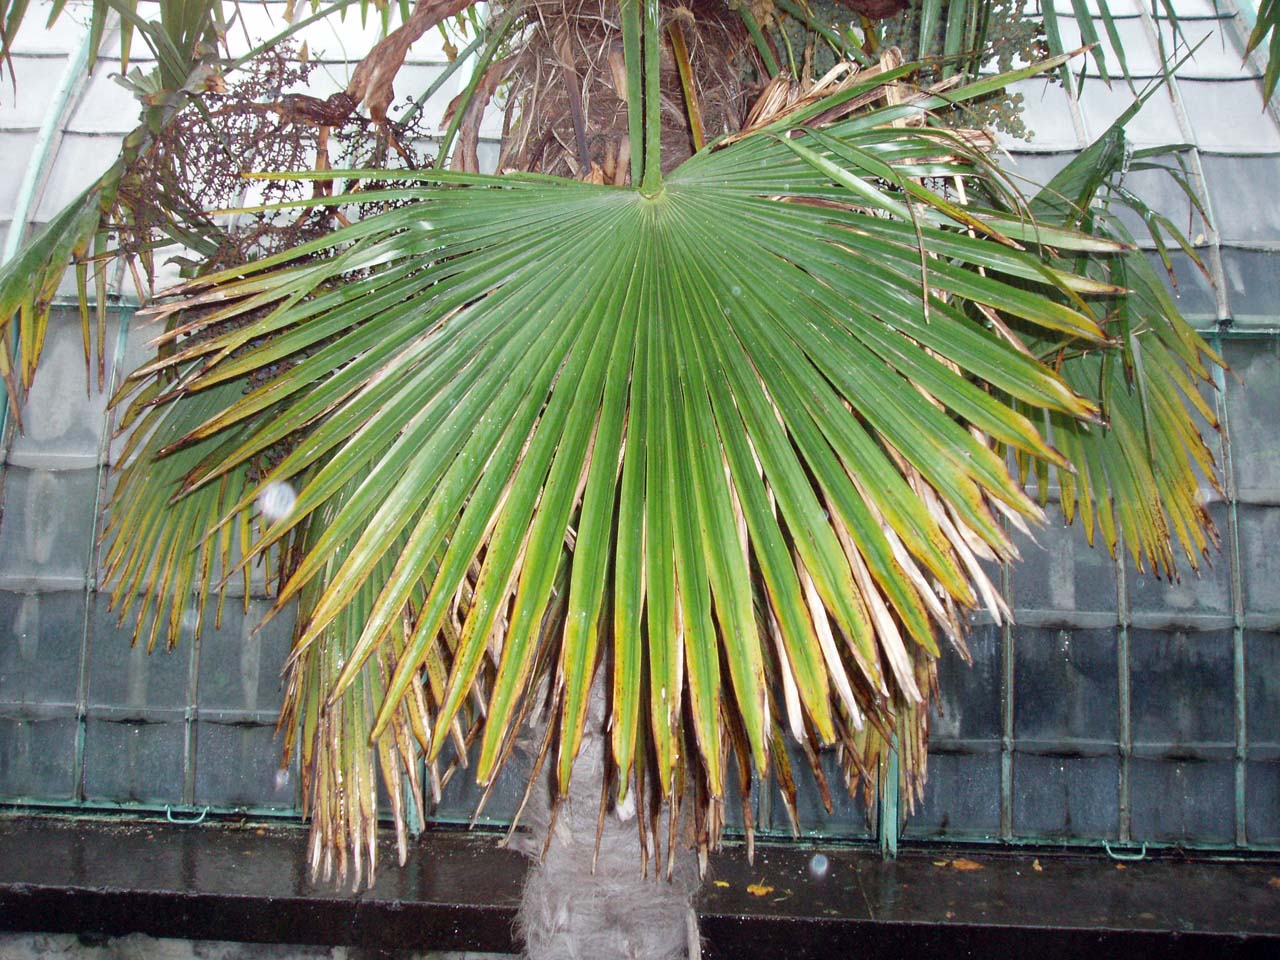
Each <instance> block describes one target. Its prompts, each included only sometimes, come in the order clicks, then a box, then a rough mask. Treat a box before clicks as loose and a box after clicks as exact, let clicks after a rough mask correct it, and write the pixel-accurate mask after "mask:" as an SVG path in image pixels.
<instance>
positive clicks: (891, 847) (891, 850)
mask: <svg viewBox="0 0 1280 960" xmlns="http://www.w3.org/2000/svg"><path fill="white" fill-rule="evenodd" d="M880 776H882V777H884V782H883V783H882V785H881V789H880V805H879V807H878V808H877V810H876V821H877V824H876V827H877V830H878V832H879V834H880V854H881V856H883V857H884V858H885V859H886V860H893V859H894V858H896V857H897V856H898V833H899V829H900V821H899V817H900V816H901V813H900V811H901V810H902V806H901V803H900V800H901V793H902V776H901V772H900V770H899V762H898V735H897V734H896V733H895V734H894V735H893V741H892V743H891V744H890V745H889V755H888V757H886V759H885V762H884V763H883V764H882V765H881V767H880Z"/></svg>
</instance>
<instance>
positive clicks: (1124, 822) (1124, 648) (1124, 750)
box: [1107, 540, 1133, 853]
mask: <svg viewBox="0 0 1280 960" xmlns="http://www.w3.org/2000/svg"><path fill="white" fill-rule="evenodd" d="M1124 555H1125V554H1124V543H1123V540H1121V541H1120V542H1119V543H1118V544H1117V546H1116V556H1115V558H1114V560H1113V561H1112V562H1113V563H1114V565H1115V571H1116V617H1117V619H1118V620H1119V625H1118V627H1117V631H1116V694H1117V695H1116V702H1117V707H1116V713H1117V718H1116V719H1117V721H1118V723H1117V730H1116V734H1117V737H1118V740H1119V746H1120V782H1119V784H1118V785H1117V787H1118V798H1119V805H1120V820H1119V832H1120V842H1121V843H1128V842H1129V841H1130V839H1132V831H1131V825H1132V796H1131V789H1130V779H1129V777H1130V761H1131V759H1132V757H1133V711H1132V676H1131V674H1130V670H1129V583H1128V579H1127V577H1126V571H1125V563H1124ZM1107 852H1108V853H1110V852H1111V851H1110V850H1108V851H1107Z"/></svg>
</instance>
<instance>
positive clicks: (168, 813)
mask: <svg viewBox="0 0 1280 960" xmlns="http://www.w3.org/2000/svg"><path fill="white" fill-rule="evenodd" d="M208 815H209V808H208V807H205V808H204V809H203V810H201V811H200V812H199V813H198V814H197V815H196V816H195V818H194V819H191V820H180V819H179V818H177V817H175V816H174V815H173V807H171V806H169V804H167V803H166V804H165V807H164V818H165V819H166V820H168V821H169V822H170V823H178V824H182V825H184V826H192V825H194V824H197V823H200V822H201V821H202V820H204V818H205V817H207V816H208Z"/></svg>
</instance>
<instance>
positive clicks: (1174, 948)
mask: <svg viewBox="0 0 1280 960" xmlns="http://www.w3.org/2000/svg"><path fill="white" fill-rule="evenodd" d="M305 839H306V838H305V833H304V832H303V831H301V830H298V829H288V828H264V827H247V826H235V825H227V824H201V825H199V826H174V825H171V824H168V823H164V822H158V823H146V822H141V823H140V822H133V823H128V824H122V823H120V822H118V821H117V822H111V821H100V820H85V819H79V820H74V821H73V820H59V819H49V818H9V819H3V820H0V929H4V930H13V931H18V930H24V931H48V932H79V933H95V934H108V935H111V934H127V933H146V934H150V935H152V936H159V937H189V938H198V939H221V940H244V941H256V942H278V943H309V944H331V945H341V944H348V945H359V946H361V947H364V948H373V949H396V948H400V949H403V948H414V949H436V950H475V951H494V952H511V951H514V950H516V949H518V944H517V943H516V941H515V939H514V935H513V932H512V922H513V919H514V916H515V906H516V903H517V902H518V899H519V894H520V884H521V881H522V879H523V877H524V871H525V861H524V860H523V859H522V858H521V857H520V856H518V855H517V854H514V853H511V852H509V851H505V850H501V849H499V848H498V847H497V843H496V838H495V837H494V836H493V835H470V834H465V833H458V832H445V831H435V832H430V833H428V834H427V835H426V836H425V837H423V838H422V839H421V840H420V841H419V849H417V850H415V851H414V853H413V855H412V856H411V857H410V860H409V864H408V865H407V866H406V867H403V868H400V867H396V866H394V852H393V850H392V849H391V848H390V846H388V845H384V847H383V848H382V849H381V850H380V853H381V854H382V863H383V864H384V866H383V868H382V869H381V870H380V871H379V873H378V880H377V883H376V884H375V885H374V886H373V888H372V889H369V890H363V891H361V892H360V893H357V894H352V893H351V892H350V891H348V890H334V889H333V888H332V887H330V886H328V885H324V884H320V885H314V884H312V883H310V881H309V880H308V879H307V865H306V846H305ZM813 852H814V851H812V850H805V849H800V848H796V847H772V848H768V847H762V848H760V849H759V850H758V851H757V856H756V862H755V864H754V865H750V864H748V863H747V862H746V858H745V856H744V855H743V853H742V851H741V850H730V851H728V852H726V853H725V854H723V855H721V856H720V857H717V858H716V859H715V861H714V862H713V864H712V871H711V876H710V877H709V879H708V882H707V884H706V885H705V887H704V889H703V893H702V895H701V897H700V900H699V915H700V917H701V923H702V932H703V939H704V945H705V949H704V955H705V956H706V957H707V958H708V960H715V958H737V957H744V958H745V957H750V958H753V960H754V958H761V960H763V958H769V957H780V958H785V960H804V958H811V957H812V958H818V957H822V958H835V957H846V956H856V957H858V958H859V960H874V958H878V957H885V958H889V957H892V958H894V960H898V958H901V957H903V956H907V955H911V954H916V955H931V956H937V957H966V956H968V957H989V956H1001V955H1006V956H1013V957H1032V958H1034V960H1054V958H1058V957H1063V958H1066V957H1070V958H1072V960H1082V958H1084V960H1101V958H1104V957H1125V958H1126V960H1134V958H1142V957H1148V956H1152V957H1154V956H1159V957H1161V958H1182V957H1188V958H1189V957H1202V956H1212V957H1214V958H1215V960H1219V958H1226V957H1259V958H1261V957H1277V956H1280V862H1276V861H1251V862H1243V863H1222V862H1191V861H1182V860H1177V859H1162V860H1151V861H1143V862H1140V863H1127V864H1115V863H1112V862H1110V861H1106V860H1098V859H1089V858H1085V857H1079V856H1074V857H1068V856H1055V855H1047V854H1041V855H1039V857H1038V859H1036V858H1034V857H1032V856H1030V855H1017V856H1013V855H979V854H975V853H973V852H968V853H963V854H950V853H940V852H938V851H928V852H908V853H905V854H904V855H903V856H902V857H901V858H900V859H898V860H897V861H895V862H891V863H885V862H883V861H881V860H880V859H879V858H878V857H877V856H875V855H874V854H871V853H868V852H865V851H853V850H832V849H828V850H825V851H824V853H823V855H824V856H825V857H826V858H827V863H826V869H825V871H822V870H815V869H813V864H812V856H813ZM1037 866H1038V867H1039V869H1036V867H1037ZM1121 868H1122V869H1121ZM920 951H929V953H928V954H924V953H920Z"/></svg>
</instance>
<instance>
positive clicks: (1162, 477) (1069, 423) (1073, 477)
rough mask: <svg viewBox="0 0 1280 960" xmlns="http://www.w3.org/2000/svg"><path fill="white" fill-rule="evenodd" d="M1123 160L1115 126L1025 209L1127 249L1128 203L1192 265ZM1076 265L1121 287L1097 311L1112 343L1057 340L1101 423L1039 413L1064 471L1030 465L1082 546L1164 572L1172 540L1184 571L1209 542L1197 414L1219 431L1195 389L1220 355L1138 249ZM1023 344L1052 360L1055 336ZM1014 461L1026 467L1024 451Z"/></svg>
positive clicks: (1212, 535) (1145, 162)
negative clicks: (1057, 491) (1119, 212)
mask: <svg viewBox="0 0 1280 960" xmlns="http://www.w3.org/2000/svg"><path fill="white" fill-rule="evenodd" d="M1154 153H1155V151H1144V152H1143V156H1142V157H1141V158H1140V159H1139V161H1138V162H1137V163H1135V164H1133V166H1134V167H1136V168H1138V169H1142V168H1144V167H1145V168H1150V169H1163V170H1165V172H1167V173H1168V175H1169V176H1170V177H1171V178H1172V179H1173V180H1174V181H1175V183H1177V184H1179V185H1180V186H1182V188H1183V189H1184V190H1186V191H1187V192H1188V196H1189V198H1190V199H1191V202H1192V204H1193V205H1195V206H1197V207H1198V206H1199V201H1198V200H1197V199H1196V198H1195V195H1194V193H1192V192H1191V190H1190V185H1189V183H1188V182H1187V180H1186V179H1185V177H1183V176H1182V174H1181V171H1180V170H1179V168H1178V167H1177V166H1176V165H1164V164H1159V163H1155V162H1154V161H1152V160H1151V159H1150V157H1151V155H1153V154H1154ZM1131 156H1132V154H1131V152H1130V151H1129V149H1128V147H1127V144H1126V142H1125V139H1124V130H1123V125H1122V123H1119V124H1117V125H1116V126H1113V127H1112V128H1111V129H1110V130H1109V131H1107V133H1105V134H1104V135H1103V136H1102V137H1100V138H1099V139H1098V141H1097V142H1095V143H1094V144H1093V146H1091V147H1090V148H1089V149H1088V150H1086V151H1084V152H1082V153H1081V154H1080V155H1079V156H1078V157H1077V158H1076V159H1074V160H1073V161H1072V162H1071V163H1070V164H1068V165H1067V166H1066V167H1065V168H1064V169H1063V170H1062V171H1061V172H1060V173H1059V174H1058V175H1057V176H1056V177H1055V178H1054V179H1053V180H1052V181H1050V183H1049V184H1048V185H1047V186H1046V187H1045V189H1044V190H1043V191H1042V192H1041V193H1040V194H1039V195H1038V196H1037V197H1036V198H1035V200H1034V201H1033V202H1032V204H1031V207H1032V210H1033V212H1035V213H1036V215H1037V216H1039V217H1043V218H1046V219H1049V218H1058V219H1060V220H1065V222H1066V223H1068V224H1070V225H1073V226H1076V225H1078V226H1080V227H1081V228H1082V229H1084V230H1087V231H1089V232H1091V233H1094V234H1095V235H1097V236H1100V237H1106V238H1110V239H1114V240H1117V241H1119V242H1122V243H1124V244H1125V245H1126V246H1128V247H1130V248H1133V247H1136V246H1137V244H1136V241H1135V239H1134V237H1133V236H1132V235H1131V233H1130V231H1129V229H1128V228H1127V227H1126V226H1125V225H1124V223H1123V221H1121V220H1120V219H1119V218H1118V217H1117V216H1116V214H1115V213H1114V212H1113V211H1114V209H1115V208H1117V207H1129V208H1130V209H1131V210H1133V211H1134V212H1135V213H1136V214H1137V216H1138V217H1139V218H1140V219H1141V220H1142V221H1143V222H1144V223H1145V225H1146V226H1147V228H1148V229H1149V231H1150V232H1151V236H1152V237H1153V238H1154V239H1155V241H1156V244H1157V248H1158V250H1159V251H1161V252H1162V255H1163V258H1164V260H1165V263H1166V265H1168V255H1167V253H1163V251H1164V249H1165V243H1166V240H1165V237H1166V236H1167V237H1171V238H1172V239H1173V240H1174V241H1175V242H1177V243H1178V244H1179V245H1180V246H1181V247H1182V248H1183V250H1184V251H1186V252H1187V253H1188V254H1189V255H1190V256H1191V257H1192V259H1193V262H1195V263H1196V264H1198V265H1199V258H1198V257H1196V255H1195V252H1194V250H1193V249H1192V248H1191V245H1190V242H1189V241H1188V240H1187V239H1186V238H1185V237H1183V236H1182V235H1181V233H1180V232H1179V231H1178V230H1177V228H1176V227H1174V225H1173V224H1171V223H1170V222H1169V221H1168V220H1167V219H1166V218H1164V217H1162V216H1160V215H1159V214H1156V213H1155V212H1153V211H1151V210H1150V209H1148V208H1147V207H1146V206H1145V204H1143V203H1142V202H1141V201H1140V200H1138V198H1136V197H1135V196H1133V195H1132V194H1130V193H1129V192H1128V191H1127V190H1125V188H1124V186H1123V176H1124V172H1125V171H1126V170H1127V169H1129V168H1130V164H1131ZM1201 209H1202V208H1201ZM1074 265H1075V266H1077V267H1079V268H1080V269H1081V271H1082V272H1083V273H1085V274H1087V275H1089V276H1093V277H1095V278H1097V279H1099V280H1102V281H1105V282H1110V283H1114V284H1116V285H1117V286H1120V287H1123V288H1125V289H1126V290H1127V291H1128V292H1127V293H1126V294H1125V295H1124V296H1121V297H1117V298H1115V299H1114V300H1113V301H1112V302H1111V303H1110V305H1109V306H1108V308H1107V312H1108V319H1109V324H1108V326H1109V329H1110V330H1111V332H1112V333H1113V336H1114V339H1115V341H1116V348H1115V349H1113V350H1108V351H1101V352H1100V351H1096V350H1074V349H1062V348H1061V346H1059V347H1058V348H1057V349H1058V354H1057V361H1056V362H1057V365H1058V367H1059V369H1060V371H1061V373H1062V376H1063V379H1064V380H1065V381H1066V382H1067V383H1069V384H1071V386H1072V388H1073V389H1074V390H1075V391H1076V392H1077V393H1079V394H1081V395H1083V396H1088V397H1091V398H1093V399H1095V400H1096V401H1097V403H1098V407H1099V409H1100V411H1101V413H1102V418H1103V420H1102V422H1101V423H1094V424H1085V423H1082V422H1080V421H1078V420H1077V421H1073V420H1070V419H1067V418H1063V417H1061V416H1058V415H1056V414H1050V415H1049V417H1048V421H1049V423H1050V425H1051V428H1050V431H1049V433H1050V436H1051V437H1052V440H1053V443H1054V444H1055V446H1056V447H1057V449H1058V450H1059V451H1061V453H1062V454H1063V455H1064V456H1065V457H1066V459H1067V460H1068V461H1069V462H1070V464H1071V467H1070V469H1069V470H1064V469H1062V468H1061V467H1060V466H1059V467H1056V468H1055V467H1049V466H1048V465H1047V464H1046V465H1043V466H1042V467H1040V468H1039V470H1038V472H1039V481H1040V495H1041V499H1042V502H1043V500H1044V498H1045V497H1047V495H1048V491H1049V485H1050V482H1051V481H1052V480H1054V479H1056V481H1057V483H1058V485H1059V486H1060V488H1061V502H1062V508H1063V512H1064V514H1065V516H1066V519H1067V520H1068V521H1072V520H1074V518H1075V517H1076V516H1077V514H1078V515H1079V516H1080V518H1081V522H1082V524H1083V526H1084V530H1085V533H1086V536H1087V537H1088V539H1089V541H1090V542H1091V543H1092V542H1093V540H1094V535H1095V533H1096V532H1098V531H1100V532H1101V533H1102V536H1103V540H1104V542H1105V544H1106V545H1107V547H1108V549H1109V550H1110V551H1111V552H1112V554H1115V553H1116V551H1117V549H1118V546H1119V544H1120V543H1121V542H1123V544H1124V545H1125V547H1126V548H1127V549H1128V551H1129V553H1130V555H1131V557H1132V560H1133V562H1134V563H1135V564H1136V565H1137V566H1138V567H1139V569H1142V568H1143V567H1147V568H1150V569H1151V570H1152V571H1153V572H1155V573H1157V574H1160V573H1163V574H1164V575H1165V576H1169V577H1174V576H1176V575H1177V571H1178V568H1179V566H1180V563H1179V560H1178V558H1177V557H1176V556H1175V553H1174V550H1175V547H1177V548H1180V551H1181V554H1182V558H1183V560H1185V562H1186V563H1187V565H1189V566H1190V567H1191V568H1193V569H1194V568H1196V567H1198V565H1199V563H1200V561H1201V559H1202V558H1204V557H1207V556H1208V554H1209V547H1210V546H1216V544H1217V533H1216V531H1215V530H1214V527H1213V523H1212V521H1211V520H1210V519H1209V515H1208V511H1207V509H1206V506H1205V491H1204V487H1205V486H1206V485H1208V486H1210V487H1211V488H1213V489H1215V490H1218V492H1219V493H1220V492H1221V490H1220V489H1219V487H1218V481H1217V470H1216V465H1215V462H1214V457H1213V454H1212V451H1211V449H1210V448H1209V446H1208V444H1207V443H1206V442H1205V439H1204V437H1203V436H1202V435H1201V429H1200V427H1199V426H1198V424H1197V421H1196V418H1197V417H1198V418H1199V419H1200V421H1201V422H1202V423H1204V424H1205V425H1206V426H1208V427H1209V428H1211V429H1216V428H1217V419H1216V416H1215V414H1214V412H1213V405H1212V403H1210V402H1208V401H1206V399H1205V398H1204V395H1203V394H1204V392H1205V391H1211V390H1212V389H1213V387H1212V384H1213V368H1214V367H1215V366H1222V363H1223V361H1222V359H1221V358H1220V357H1219V356H1218V355H1217V354H1216V353H1215V352H1214V351H1213V350H1212V349H1211V348H1210V347H1209V345H1208V344H1207V343H1206V342H1205V341H1204V339H1203V338H1202V337H1201V336H1200V335H1199V334H1198V333H1197V332H1196V331H1195V330H1194V329H1193V328H1192V327H1191V326H1190V324H1188V323H1187V322H1186V321H1185V320H1184V319H1183V318H1182V316H1181V314H1180V313H1179V311H1178V308H1177V306H1176V304H1175V303H1174V301H1173V299H1172V297H1171V296H1170V295H1169V293H1168V291H1167V290H1166V288H1165V285H1164V283H1163V282H1162V281H1161V279H1160V277H1159V276H1158V275H1157V273H1156V271H1155V269H1154V268H1153V267H1152V265H1151V264H1150V262H1149V261H1148V260H1147V258H1146V256H1145V255H1144V254H1143V253H1141V252H1139V251H1137V250H1131V252H1129V253H1126V254H1124V255H1119V256H1114V257H1109V258H1095V259H1091V260H1089V261H1087V262H1081V263H1076V264H1074ZM1063 266H1071V264H1068V263H1063ZM1200 266H1201V269H1204V268H1203V265H1200ZM1170 276H1172V273H1171V272H1170ZM1029 346H1030V347H1031V349H1032V350H1033V351H1036V352H1038V353H1039V354H1040V355H1041V356H1042V357H1044V358H1046V359H1052V358H1053V354H1054V350H1055V347H1054V345H1053V344H1051V343H1048V342H1043V341H1041V342H1038V343H1037V342H1035V341H1029ZM1023 467H1024V470H1025V469H1028V468H1029V459H1028V458H1024V459H1023Z"/></svg>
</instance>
